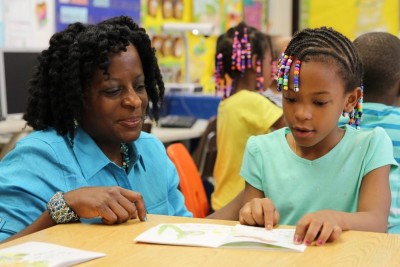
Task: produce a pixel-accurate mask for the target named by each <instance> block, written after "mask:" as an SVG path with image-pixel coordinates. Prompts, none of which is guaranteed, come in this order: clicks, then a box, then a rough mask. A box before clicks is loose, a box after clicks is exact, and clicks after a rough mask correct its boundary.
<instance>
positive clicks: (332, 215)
mask: <svg viewBox="0 0 400 267" xmlns="http://www.w3.org/2000/svg"><path fill="white" fill-rule="evenodd" d="M362 73H363V68H362V63H361V60H360V58H359V56H358V53H357V52H356V50H355V48H354V46H353V44H352V43H351V42H350V40H349V39H347V38H346V37H345V36H343V35H342V34H340V33H339V32H337V31H335V30H333V29H331V28H326V27H322V28H317V29H306V30H303V31H300V32H298V33H297V34H295V35H294V36H293V39H292V40H291V41H290V43H289V44H288V47H287V49H286V50H285V52H284V56H283V57H282V60H281V62H280V64H279V73H278V89H282V94H283V113H284V117H285V119H286V123H287V124H288V127H287V128H283V129H280V130H277V131H275V132H272V133H270V134H266V135H260V136H253V137H250V139H249V140H248V142H247V146H246V150H245V154H244V157H243V163H242V169H241V173H240V174H241V176H242V177H243V178H244V179H245V180H246V188H245V192H244V203H246V204H245V205H244V206H243V207H242V208H241V210H240V214H239V217H240V222H241V223H242V224H248V225H264V226H265V227H266V228H267V229H272V227H273V226H274V225H276V224H277V223H278V221H279V223H282V224H286V225H296V232H295V235H294V237H293V240H294V243H296V244H300V243H303V242H304V243H305V244H306V245H310V244H312V242H313V241H314V240H315V241H316V244H317V245H323V244H325V242H330V241H334V240H336V239H337V238H338V237H339V236H340V234H341V232H342V231H345V230H361V231H376V232H386V230H387V218H388V215H389V207H390V188H389V171H390V169H391V168H397V163H396V161H395V160H394V158H393V148H392V144H391V141H390V138H389V137H388V135H387V134H386V133H385V131H384V130H383V129H382V128H379V127H378V128H375V129H373V130H363V131H360V130H357V129H355V128H353V127H351V126H349V125H345V126H343V127H338V126H337V121H338V119H339V117H340V116H341V114H342V112H346V113H350V114H351V118H352V122H353V121H354V124H356V126H357V125H358V124H359V120H360V117H361V113H362V107H361V105H362V83H361V78H362Z"/></svg>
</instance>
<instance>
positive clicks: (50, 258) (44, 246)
mask: <svg viewBox="0 0 400 267" xmlns="http://www.w3.org/2000/svg"><path fill="white" fill-rule="evenodd" d="M104 256H106V254H104V253H98V252H91V251H86V250H81V249H75V248H69V247H64V246H59V245H54V244H49V243H42V242H26V243H22V244H20V245H15V246H11V247H8V248H4V249H0V266H48V267H64V266H72V265H75V264H78V263H81V262H85V261H88V260H92V259H96V258H100V257H104Z"/></svg>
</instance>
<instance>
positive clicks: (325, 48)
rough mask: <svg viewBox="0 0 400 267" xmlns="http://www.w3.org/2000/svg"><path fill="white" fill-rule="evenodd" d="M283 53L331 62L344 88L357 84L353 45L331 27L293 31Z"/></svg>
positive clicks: (358, 69)
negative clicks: (341, 79)
mask: <svg viewBox="0 0 400 267" xmlns="http://www.w3.org/2000/svg"><path fill="white" fill-rule="evenodd" d="M284 53H285V55H287V56H292V57H293V58H295V60H300V61H303V62H307V61H319V62H325V63H328V64H335V65H336V67H337V71H338V74H339V75H340V76H341V77H342V78H343V81H344V86H345V90H346V91H348V92H349V91H352V90H354V89H355V88H356V87H359V86H360V85H361V79H362V74H363V65H362V62H361V60H360V57H359V55H358V53H357V50H356V48H355V47H354V45H353V44H352V42H351V41H350V40H349V39H348V38H347V37H346V36H344V35H343V34H341V33H340V32H338V31H335V30H334V29H332V28H327V27H320V28H315V29H304V30H302V31H299V32H297V33H295V34H294V35H293V38H292V40H291V41H290V42H289V44H288V46H287V48H286V50H285V52H284ZM292 66H293V67H294V64H292ZM300 72H301V71H300ZM300 88H301V81H300ZM300 90H301V89H300Z"/></svg>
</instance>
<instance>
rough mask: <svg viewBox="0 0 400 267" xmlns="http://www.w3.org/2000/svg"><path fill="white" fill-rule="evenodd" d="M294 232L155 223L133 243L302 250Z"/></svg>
mask: <svg viewBox="0 0 400 267" xmlns="http://www.w3.org/2000/svg"><path fill="white" fill-rule="evenodd" d="M293 235H294V229H273V230H266V229H264V228H262V227H252V226H244V225H240V224H238V225H236V226H227V225H219V224H201V223H171V224H159V225H157V226H155V227H153V228H150V229H149V230H147V231H145V232H143V233H142V234H140V235H139V236H137V237H136V238H135V241H136V242H145V243H156V244H169V245H181V246H201V247H213V248H217V247H224V248H228V247H229V248H247V249H249V248H257V249H285V250H287V249H290V250H294V251H304V250H305V248H306V246H305V245H303V244H302V245H295V244H294V243H293Z"/></svg>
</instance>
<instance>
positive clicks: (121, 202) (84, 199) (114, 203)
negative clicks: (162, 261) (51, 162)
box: [64, 186, 146, 224]
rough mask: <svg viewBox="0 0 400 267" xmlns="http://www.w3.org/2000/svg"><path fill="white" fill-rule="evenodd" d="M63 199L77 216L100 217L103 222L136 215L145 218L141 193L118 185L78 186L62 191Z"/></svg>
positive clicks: (119, 220)
mask: <svg viewBox="0 0 400 267" xmlns="http://www.w3.org/2000/svg"><path fill="white" fill-rule="evenodd" d="M64 200H65V201H66V203H67V204H68V206H69V207H70V208H71V209H72V210H74V211H75V212H76V214H78V216H79V217H81V218H94V217H101V218H102V221H103V223H105V224H115V223H123V222H125V221H127V220H129V219H135V218H137V217H138V216H139V219H140V220H141V221H145V220H146V207H145V204H144V200H143V197H142V195H141V194H140V193H137V192H134V191H131V190H127V189H124V188H121V187H118V186H112V187H82V188H78V189H75V190H72V191H69V192H66V193H64Z"/></svg>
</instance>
